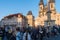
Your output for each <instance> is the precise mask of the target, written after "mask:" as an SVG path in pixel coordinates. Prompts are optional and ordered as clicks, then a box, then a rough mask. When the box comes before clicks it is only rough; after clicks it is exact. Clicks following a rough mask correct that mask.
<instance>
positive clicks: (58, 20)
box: [35, 0, 60, 26]
mask: <svg viewBox="0 0 60 40" xmlns="http://www.w3.org/2000/svg"><path fill="white" fill-rule="evenodd" d="M48 4H49V5H48ZM48 6H49V8H50V11H51V20H55V25H60V14H59V13H57V12H56V8H55V0H47V4H46V5H44V2H43V0H40V3H39V14H38V16H37V18H36V19H35V26H38V25H41V26H44V21H45V20H47V11H48Z"/></svg>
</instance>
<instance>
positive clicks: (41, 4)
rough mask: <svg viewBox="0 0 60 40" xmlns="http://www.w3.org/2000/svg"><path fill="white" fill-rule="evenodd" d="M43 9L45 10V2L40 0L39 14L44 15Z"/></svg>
mask: <svg viewBox="0 0 60 40" xmlns="http://www.w3.org/2000/svg"><path fill="white" fill-rule="evenodd" d="M43 11H44V2H43V0H40V3H39V16H42V15H44V13H43Z"/></svg>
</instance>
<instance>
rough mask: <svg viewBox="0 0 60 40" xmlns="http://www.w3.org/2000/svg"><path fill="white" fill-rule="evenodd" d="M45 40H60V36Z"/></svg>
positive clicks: (45, 38) (45, 39)
mask: <svg viewBox="0 0 60 40" xmlns="http://www.w3.org/2000/svg"><path fill="white" fill-rule="evenodd" d="M44 40H60V34H59V35H56V36H54V37H49V38H47V37H44Z"/></svg>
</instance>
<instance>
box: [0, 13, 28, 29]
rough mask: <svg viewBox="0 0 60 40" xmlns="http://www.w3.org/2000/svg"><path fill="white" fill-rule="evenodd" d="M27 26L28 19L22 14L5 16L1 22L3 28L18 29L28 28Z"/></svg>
mask: <svg viewBox="0 0 60 40" xmlns="http://www.w3.org/2000/svg"><path fill="white" fill-rule="evenodd" d="M26 26H27V19H26V17H25V16H24V15H22V14H21V13H17V14H11V15H8V16H5V17H4V18H3V19H2V20H1V27H5V28H11V29H12V28H13V29H14V28H16V27H21V28H22V27H26Z"/></svg>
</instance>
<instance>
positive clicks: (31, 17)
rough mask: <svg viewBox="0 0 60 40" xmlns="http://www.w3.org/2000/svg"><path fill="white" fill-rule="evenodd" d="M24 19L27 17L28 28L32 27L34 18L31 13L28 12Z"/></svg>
mask: <svg viewBox="0 0 60 40" xmlns="http://www.w3.org/2000/svg"><path fill="white" fill-rule="evenodd" d="M26 17H27V20H28V24H29V26H31V27H34V16H33V14H32V11H28V13H27V16H26Z"/></svg>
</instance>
